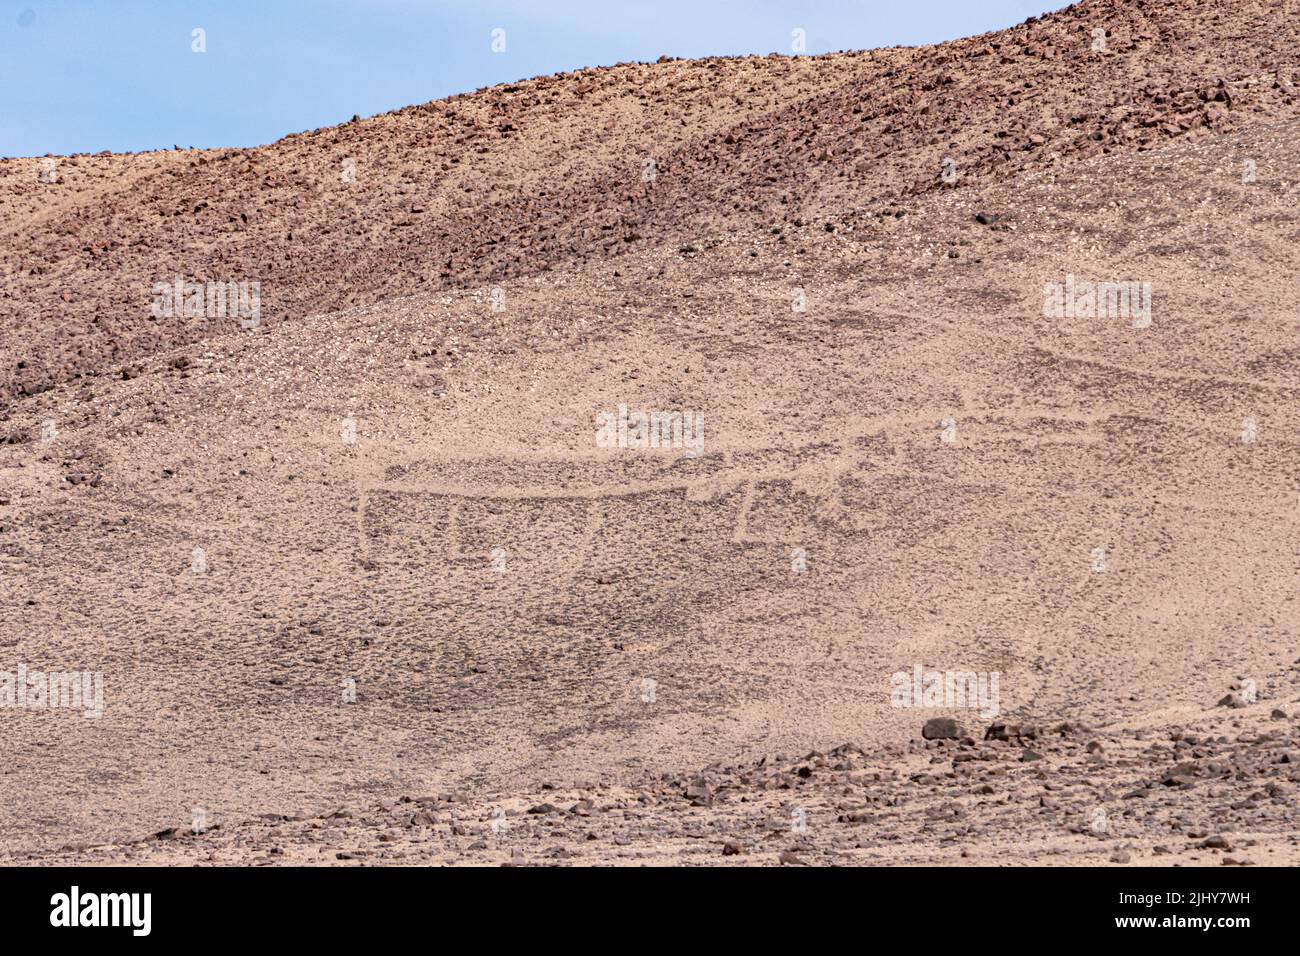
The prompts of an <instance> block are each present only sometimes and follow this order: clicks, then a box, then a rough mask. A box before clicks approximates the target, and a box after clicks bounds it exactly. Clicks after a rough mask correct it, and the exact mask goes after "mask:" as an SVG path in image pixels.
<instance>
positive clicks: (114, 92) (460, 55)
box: [0, 0, 1067, 156]
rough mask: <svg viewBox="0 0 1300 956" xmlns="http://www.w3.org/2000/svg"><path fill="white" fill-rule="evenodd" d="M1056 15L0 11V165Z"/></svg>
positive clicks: (401, 2) (934, 8)
mask: <svg viewBox="0 0 1300 956" xmlns="http://www.w3.org/2000/svg"><path fill="white" fill-rule="evenodd" d="M1064 6H1067V4H1065V3H1062V2H1054V0H978V2H974V3H972V2H971V0H912V2H910V3H907V4H892V3H891V4H880V3H869V2H851V0H812V2H803V3H779V2H773V0H751V2H740V0H735V2H715V3H708V2H705V3H700V2H698V0H695V2H689V0H660V2H657V3H633V2H626V3H599V2H595V0H552V2H523V0H477V2H468V0H311V2H308V0H186V2H184V3H180V2H176V0H130V2H129V3H128V2H125V0H123V2H109V0H0V115H3V117H4V122H3V123H0V156H40V155H45V154H47V153H53V154H68V153H76V152H83V153H84V152H98V151H100V150H105V149H107V150H111V151H113V152H134V151H142V150H152V149H170V148H172V147H173V146H174V145H180V146H194V147H200V148H215V147H229V146H258V145H263V144H266V143H270V142H274V141H275V140H277V139H279V138H281V137H282V136H285V135H287V134H290V133H296V132H301V131H302V130H306V129H315V128H318V127H322V126H332V125H335V124H338V123H342V122H345V121H347V120H348V119H350V118H351V117H352V115H353V114H360V115H361V116H370V115H374V114H377V113H385V112H388V111H391V110H394V109H400V108H402V107H404V106H410V105H412V104H417V103H425V102H429V101H430V100H436V99H442V98H444V97H447V96H451V95H455V94H457V93H466V92H472V91H474V90H476V89H481V88H483V87H487V86H493V85H496V84H498V83H506V82H512V81H516V80H521V79H527V78H530V77H534V76H542V75H547V74H551V73H558V72H564V71H569V70H575V69H579V68H582V67H591V66H609V65H612V64H614V63H620V62H628V61H634V60H639V61H653V60H656V59H658V58H659V57H660V56H661V55H663V56H672V57H682V58H699V57H706V56H741V55H766V54H768V53H786V54H790V53H794V52H799V51H797V50H796V49H795V45H796V35H795V33H794V31H796V30H802V31H804V36H805V37H806V40H805V44H804V50H803V51H802V52H806V53H808V54H812V55H815V54H818V53H828V52H833V51H837V50H856V49H871V48H875V47H889V46H915V45H920V44H926V43H937V42H941V41H944V40H951V39H956V38H958V37H963V36H971V35H975V34H979V33H985V32H988V31H991V30H998V29H1004V28H1006V27H1010V26H1014V25H1015V24H1017V23H1020V22H1022V21H1024V20H1025V19H1026V18H1027V17H1030V16H1037V15H1040V14H1042V13H1044V12H1046V11H1048V10H1052V9H1060V8H1062V7H1064ZM196 30H198V31H202V33H201V35H200V34H196V33H195V31H196ZM496 30H502V31H504V33H503V34H501V33H497V34H494V31H496ZM199 46H201V47H202V48H203V49H202V51H201V52H200V51H197V49H196V48H197V47H199ZM494 48H495V49H494Z"/></svg>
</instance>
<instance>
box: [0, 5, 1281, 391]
mask: <svg viewBox="0 0 1300 956" xmlns="http://www.w3.org/2000/svg"><path fill="white" fill-rule="evenodd" d="M1298 29H1300V27H1298V26H1297V22H1296V17H1294V16H1288V15H1287V14H1286V12H1285V5H1284V4H1281V3H1271V2H1264V0H1251V2H1248V3H1240V4H1226V3H1221V2H1213V0H1152V2H1132V0H1098V2H1090V3H1084V4H1078V5H1076V6H1074V7H1071V8H1069V9H1067V10H1065V11H1062V12H1060V13H1057V14H1052V15H1049V16H1045V17H1043V18H1041V19H1038V20H1036V21H1033V22H1028V23H1025V24H1021V25H1020V26H1017V27H1014V28H1012V29H1009V30H1005V31H1000V32H997V33H992V34H987V35H984V36H980V37H974V38H970V39H967V40H961V41H957V42H954V43H948V44H943V45H940V46H936V47H922V48H916V49H893V50H879V51H870V52H865V53H848V54H836V55H831V56H823V57H812V58H808V57H798V58H785V57H768V58H748V59H711V60H704V61H687V62H684V61H672V62H661V63H657V64H625V65H621V66H617V67H611V68H604V69H590V70H582V71H579V72H577V73H573V74H567V75H560V76H554V77H542V78H538V79H534V80H527V81H522V82H519V83H515V84H510V85H507V86H499V87H493V88H491V89H488V90H482V91H479V92H477V93H473V94H467V95H464V96H458V97H453V98H451V99H448V100H445V101H439V102H436V103H429V104H425V105H422V106H416V107H411V108H408V109H405V110H401V111H398V112H396V113H392V114H387V115H383V116H377V117H372V118H369V119H366V120H359V121H357V122H353V123H349V124H345V125H343V126H340V127H336V128H331V129H323V130H316V131H312V132H306V133H301V134H297V135H294V136H290V137H287V138H285V139H284V140H281V141H279V142H277V143H274V144H271V145H269V146H266V147H262V148H259V149H241V150H218V151H206V152H204V151H185V152H181V153H175V154H166V153H161V154H142V155H139V156H132V157H76V158H73V159H66V160H63V161H61V162H60V163H59V165H58V169H57V175H58V177H59V179H58V181H57V182H55V183H48V182H41V181H40V180H39V172H40V170H39V165H38V164H39V161H38V160H34V159H26V160H4V161H0V349H2V350H3V354H5V355H6V356H9V357H11V359H12V360H11V361H7V362H5V363H4V364H3V365H2V366H0V399H3V398H5V397H8V396H12V395H15V394H20V393H23V392H31V391H34V390H37V389H39V388H42V387H44V386H46V385H48V384H49V383H52V382H58V381H67V380H68V379H70V378H71V377H73V376H77V375H83V376H84V375H93V374H104V373H105V372H115V371H117V370H118V369H119V368H121V367H123V366H129V364H130V363H132V362H133V361H135V360H137V359H139V358H142V357H145V356H147V355H149V354H152V353H153V352H155V351H156V350H158V349H165V348H168V347H170V346H173V345H178V344H182V343H184V342H192V341H196V340H198V339H199V338H202V337H203V336H205V335H207V334H208V333H209V331H210V330H209V329H206V328H205V327H204V324H203V323H193V322H191V323H184V322H161V321H158V320H155V319H153V317H152V316H151V315H150V308H149V307H150V303H151V301H152V298H153V292H152V290H153V288H154V284H155V283H156V282H159V281H169V280H171V279H172V278H173V277H175V276H181V277H183V278H186V279H193V280H195V281H258V282H260V283H261V286H262V294H263V313H264V317H265V320H266V321H267V322H268V323H271V322H276V321H280V320H282V319H294V318H298V317H301V316H303V315H305V314H316V313H323V312H330V311H334V310H336V309H340V308H345V307H347V306H349V305H355V304H365V303H370V302H375V301H381V300H383V299H385V298H390V297H392V296H395V295H404V294H413V293H416V292H420V291H424V290H438V289H451V288H464V287H467V286H472V285H474V284H475V283H496V282H500V281H505V280H507V279H510V278H521V277H527V276H532V275H537V274H539V273H543V272H545V271H547V270H553V269H562V268H568V267H572V266H575V265H578V264H581V263H582V262H586V261H593V260H594V261H606V260H609V259H611V258H612V257H616V256H619V255H622V254H624V253H626V252H627V251H629V250H632V249H635V248H637V247H638V245H647V244H655V243H664V242H674V241H677V242H680V241H685V239H686V238H688V237H689V236H691V235H692V234H694V233H697V232H699V231H701V230H706V229H710V228H714V227H717V228H720V229H726V230H734V229H737V228H745V227H757V228H789V227H790V224H791V223H793V222H796V221H799V220H801V219H807V218H814V217H823V216H826V215H828V214H831V213H835V212H844V211H848V210H854V209H861V208H876V209H878V208H881V207H884V206H886V205H887V204H889V203H890V202H893V201H895V200H902V199H907V198H908V197H913V196H917V195H922V194H925V193H927V192H932V191H935V190H942V189H948V188H959V187H961V186H963V185H972V186H973V185H976V184H978V183H980V182H983V181H985V180H987V179H989V178H993V177H1005V176H1009V175H1014V174H1015V173H1016V172H1017V171H1019V170H1023V169H1029V168H1042V167H1045V166H1052V165H1055V164H1058V163H1061V162H1067V161H1069V160H1071V159H1073V158H1076V157H1081V156H1089V155H1099V154H1115V153H1125V152H1131V151H1134V150H1140V149H1145V148H1149V147H1151V146H1154V145H1157V144H1159V143H1161V142H1163V141H1165V140H1167V139H1171V138H1173V139H1182V138H1187V139H1195V138H1197V137H1200V136H1203V135H1207V134H1209V133H1212V132H1216V131H1223V130H1226V129H1231V128H1234V127H1236V126H1238V125H1240V124H1241V123H1243V122H1248V121H1254V120H1256V119H1259V118H1261V117H1263V116H1268V117H1272V118H1281V117H1285V116H1295V115H1296V106H1297V100H1296V96H1295V86H1294V84H1295V70H1296V64H1297V52H1298V49H1300V48H1298V46H1297V30H1298ZM1096 30H1104V31H1105V33H1106V36H1105V41H1104V49H1099V50H1094V49H1093V47H1094V46H1095V45H1096V44H1097V40H1096V38H1095V36H1094V31H1096ZM945 160H950V161H951V163H952V166H951V167H945V165H944V161H945ZM348 162H351V163H352V164H353V165H352V166H351V167H349V166H347V165H346V163H348ZM650 163H653V167H649V166H648V165H647V164H650ZM651 168H652V171H653V175H654V178H653V179H652V180H650V181H647V180H646V178H645V177H646V174H647V170H648V169H651ZM947 168H950V169H951V170H952V172H951V173H950V174H948V176H947V177H946V178H945V176H944V170H945V169H947ZM349 177H350V178H349ZM20 363H21V365H20Z"/></svg>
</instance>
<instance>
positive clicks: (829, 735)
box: [0, 2, 1300, 866]
mask: <svg viewBox="0 0 1300 956" xmlns="http://www.w3.org/2000/svg"><path fill="white" fill-rule="evenodd" d="M1099 21H1104V22H1105V23H1106V24H1107V25H1108V27H1109V28H1110V30H1109V40H1108V49H1107V50H1106V51H1093V50H1091V49H1090V46H1089V44H1090V43H1091V42H1092V34H1091V29H1090V28H1088V25H1089V24H1091V23H1093V22H1099ZM1298 27H1300V23H1298V22H1297V18H1296V17H1290V18H1287V17H1284V16H1282V15H1281V12H1280V7H1279V6H1278V5H1270V4H1268V3H1263V2H1247V3H1239V4H1219V3H1190V2H1188V3H1148V4H1137V3H1120V2H1114V3H1085V4H1083V5H1081V7H1080V8H1072V9H1071V10H1069V11H1065V12H1063V13H1062V14H1058V15H1053V16H1050V17H1048V18H1045V20H1043V21H1041V22H1038V23H1033V24H1028V25H1024V26H1021V27H1018V28H1015V29H1014V30H1012V31H1007V32H1005V33H1002V34H991V35H988V36H985V37H979V38H972V39H971V40H966V41H961V42H959V43H956V44H948V45H944V46H941V47H935V48H921V49H917V50H905V51H873V52H871V53H863V54H844V55H836V56H831V57H818V58H808V59H794V60H790V59H784V58H765V59H750V60H729V61H701V62H698V63H696V62H680V61H678V62H668V63H662V64H653V65H628V66H624V67H617V68H613V69H611V70H607V71H584V72H582V73H579V74H573V75H568V76H564V77H556V78H546V79H541V80H534V81H528V82H527V83H521V84H516V85H514V86H511V87H504V88H495V89H493V90H489V91H483V92H481V93H478V94H474V95H472V96H469V97H461V98H456V99H454V100H450V101H444V102H442V103H436V104H429V105H427V106H422V107H413V108H411V109H410V110H406V111H402V112H399V113H396V114H390V115H388V116H384V117H374V118H370V119H367V120H362V121H359V122H356V123H352V124H348V125H346V126H344V127H340V128H339V129H337V130H324V131H315V132H314V133H311V134H303V135H301V136H297V137H291V138H289V139H287V140H284V141H281V142H280V143H277V144H273V145H272V146H269V147H264V148H262V149H260V150H253V151H248V150H240V151H225V152H217V153H200V152H197V151H196V152H185V151H182V152H177V153H167V154H150V155H141V156H135V157H107V156H101V157H78V158H75V160H74V159H69V158H65V159H63V160H61V161H60V163H59V166H58V168H59V170H60V171H62V172H63V173H65V177H64V178H63V179H61V180H60V181H59V182H56V183H48V182H44V183H43V182H40V181H39V179H38V173H37V169H38V166H37V161H36V160H6V161H0V223H3V225H2V226H0V232H3V234H4V235H5V236H7V237H8V239H7V240H6V242H5V246H4V250H3V260H2V261H3V265H4V269H3V272H2V273H0V277H2V281H3V284H4V285H3V296H0V304H2V305H3V309H4V311H3V312H2V313H0V348H3V350H4V351H3V355H4V359H5V360H4V362H3V363H0V364H3V369H2V370H0V376H3V375H7V376H8V378H7V379H3V382H0V384H3V383H4V382H7V383H8V384H7V385H5V387H6V388H7V389H8V395H9V404H8V405H7V406H6V407H5V408H4V409H3V410H2V411H0V648H3V651H4V653H3V655H2V656H0V672H5V671H7V672H14V673H16V672H17V670H18V668H19V667H20V666H21V667H24V668H25V669H26V670H27V671H28V672H33V671H39V672H50V671H57V672H71V671H77V672H87V673H98V674H102V677H103V701H104V707H103V713H102V715H101V716H99V717H98V718H97V719H88V718H86V717H83V716H82V715H81V714H79V713H78V712H77V710H76V709H75V708H69V707H63V708H53V707H48V706H45V707H37V706H31V705H30V700H29V706H26V707H19V706H7V707H6V706H3V705H4V703H5V698H4V684H3V680H4V675H3V673H0V721H3V722H4V733H3V735H2V736H0V758H2V759H0V788H3V791H2V792H3V794H4V799H3V801H0V860H2V861H4V862H10V863H54V862H95V863H105V864H109V863H112V864H119V863H121V864H130V863H176V864H199V863H203V864H245V863H259V864H260V863H312V864H338V863H349V864H353V863H358V862H360V863H381V864H399V865H400V864H429V863H456V864H470V863H487V864H499V863H510V862H515V863H521V862H522V863H529V864H531V863H551V862H566V861H567V862H570V863H575V864H584V863H602V864H604V863H609V864H616V863H645V862H652V863H665V864H762V863H772V864H777V863H783V864H787V865H798V864H827V863H841V864H909V863H945V864H969V863H979V864H996V865H1015V864H1021V863H1035V864H1052V865H1094V864H1108V863H1114V864H1123V863H1151V864H1157V865H1160V864H1169V865H1184V866H1186V865H1216V866H1217V865H1223V864H1230V863H1240V864H1254V865H1290V864H1294V863H1295V862H1297V861H1296V855H1297V847H1298V846H1300V844H1298V843H1297V837H1296V833H1297V826H1296V823H1297V811H1296V809H1295V793H1296V783H1297V782H1300V770H1298V769H1297V764H1296V761H1298V760H1300V728H1298V727H1297V723H1296V719H1295V718H1296V715H1297V712H1298V708H1300V615H1298V614H1297V606H1296V598H1295V594H1294V590H1295V589H1294V582H1295V580H1296V572H1297V568H1298V565H1300V544H1297V542H1298V541H1300V534H1297V531H1298V530H1300V529H1298V528H1297V504H1298V503H1300V502H1298V500H1297V498H1298V493H1300V486H1298V482H1297V476H1298V474H1300V472H1298V470H1297V465H1296V462H1297V461H1298V460H1300V456H1298V455H1297V451H1298V449H1297V442H1296V439H1295V437H1294V429H1293V428H1292V419H1293V418H1294V409H1295V407H1296V400H1297V398H1300V385H1297V383H1296V377H1295V366H1296V361H1295V360H1296V357H1297V354H1298V352H1297V345H1296V341H1297V338H1296V335H1297V325H1296V314H1295V307H1294V304H1295V302H1296V301H1297V297H1298V296H1297V293H1300V279H1297V276H1298V275H1300V271H1298V270H1297V265H1298V264H1300V254H1298V253H1297V252H1296V249H1297V248H1298V247H1297V242H1296V240H1297V239H1298V238H1300V229H1298V228H1297V223H1298V221H1300V219H1298V214H1297V213H1296V204H1295V189H1296V183H1297V182H1298V181H1300V164H1298V163H1297V160H1296V159H1295V150H1294V145H1295V143H1296V142H1297V141H1298V140H1300V135H1298V132H1300V125H1298V124H1300V110H1298V109H1297V104H1296V99H1295V94H1294V87H1293V84H1294V82H1295V78H1296V72H1297V49H1298V48H1297V44H1296V32H1297V28H1298ZM1125 71H1128V72H1125ZM1139 72H1140V75H1139ZM751 87H752V89H751ZM864 91H869V92H870V95H869V96H866V95H864ZM722 100H725V103H723V102H720V101H722ZM724 106H725V108H723V107H724ZM458 124H461V125H458ZM465 124H468V126H469V127H471V128H472V132H467V131H466V129H462V126H463V125H465ZM504 127H510V128H509V129H506V128H504ZM1040 140H1041V142H1039V141H1040ZM348 151H352V152H355V153H356V155H358V156H360V157H361V158H362V160H363V161H362V162H361V163H360V168H361V170H362V172H361V173H359V178H358V180H357V181H355V182H340V181H339V178H338V168H339V163H340V158H341V157H342V156H345V155H347V153H348ZM647 154H654V155H658V156H660V157H662V158H663V159H662V161H661V162H657V163H656V165H655V175H654V178H652V179H650V180H646V179H644V174H643V171H644V169H645V167H644V165H643V163H642V158H643V157H644V156H646V155H647ZM877 154H879V155H877ZM944 159H953V165H952V167H949V166H946V165H945V164H944V162H943V160H944ZM443 166H445V167H447V168H446V169H445V170H444V169H441V167H443ZM412 168H415V169H419V168H425V169H426V170H428V171H430V172H432V173H433V175H432V176H430V177H425V178H421V176H419V175H407V174H408V172H409V171H410V170H411V169H412ZM950 168H952V169H955V171H956V177H955V178H953V177H951V176H949V175H947V174H946V173H945V170H947V169H950ZM443 173H445V175H442V174H443ZM619 177H622V178H621V179H620V178H619ZM6 190H7V192H6ZM46 196H50V197H51V198H50V199H49V200H48V201H46V199H45V197H46ZM55 196H57V198H54V197H55ZM182 199H183V201H184V203H183V207H182V205H179V204H178V201H179V200H182ZM200 203H202V204H204V205H202V206H200ZM254 207H255V208H254ZM241 208H242V210H243V212H242V213H241V212H240V210H241ZM417 208H418V211H417ZM250 210H252V212H251V213H250V214H249V215H248V216H247V221H245V220H244V219H243V218H241V216H242V215H243V213H249V211H250ZM344 211H346V214H344ZM494 217H495V218H494ZM606 226H609V228H605V227H606ZM588 233H590V235H589V234H588ZM628 237H634V238H631V239H629V238H628ZM172 275H183V276H186V277H192V278H193V277H197V278H201V279H208V278H211V279H214V280H215V279H230V280H242V279H247V278H260V281H261V283H262V288H263V290H264V298H263V310H264V316H263V321H262V322H261V323H260V324H259V325H258V326H257V327H256V328H241V327H240V325H239V323H238V321H232V320H214V321H204V320H200V319H189V320H186V319H184V318H166V317H163V318H158V317H155V316H151V315H150V310H149V301H150V298H151V292H152V284H153V282H155V281H159V280H161V279H164V278H166V277H170V276H172ZM1067 276H1068V277H1071V278H1069V279H1067ZM1067 282H1069V283H1071V284H1073V285H1075V286H1080V287H1081V284H1082V283H1086V282H1106V283H1130V282H1132V283H1136V284H1137V290H1139V291H1135V295H1136V299H1130V300H1129V306H1134V303H1135V302H1136V303H1138V305H1139V306H1140V304H1141V302H1143V301H1145V302H1146V304H1147V305H1149V307H1150V308H1149V310H1144V309H1142V308H1140V307H1134V308H1132V309H1130V312H1131V314H1130V312H1125V313H1123V314H1108V315H1101V316H1098V315H1090V314H1087V312H1086V310H1083V309H1082V308H1081V309H1076V310H1075V314H1072V315H1059V314H1050V315H1049V314H1045V313H1050V312H1051V310H1050V309H1045V302H1044V299H1045V298H1046V297H1047V296H1046V293H1045V287H1046V286H1050V285H1051V284H1053V283H1057V284H1061V285H1065V284H1066V283H1067ZM1148 284H1149V288H1150V289H1151V296H1150V298H1147V299H1143V298H1142V295H1141V292H1140V289H1141V288H1143V287H1145V286H1147V285H1148ZM53 317H57V318H58V321H57V323H55V322H52V321H51V319H52V318H53ZM620 406H626V407H627V408H628V409H629V410H631V412H633V413H635V412H636V411H638V410H656V411H675V412H683V413H691V414H692V415H694V414H697V413H698V414H699V415H702V416H703V420H704V426H703V436H704V437H703V443H702V445H700V446H693V445H691V444H690V443H689V442H687V441H682V442H679V443H673V442H670V443H669V444H670V445H674V447H662V448H642V447H634V445H635V442H632V443H629V445H630V446H629V447H618V446H617V442H615V447H605V445H607V444H608V443H605V442H602V441H601V440H599V436H598V429H599V425H600V423H601V421H602V420H603V419H602V418H601V416H602V415H609V416H613V417H617V415H618V412H619V409H620ZM634 433H635V426H634ZM5 436H7V438H8V443H7V444H6V443H3V439H4V437H5ZM918 669H919V670H920V671H921V673H922V674H923V675H924V674H925V673H928V672H938V673H940V674H948V673H954V672H955V673H963V674H965V673H969V674H971V675H975V676H976V677H977V679H978V681H979V682H982V683H980V684H979V686H980V687H981V688H983V689H984V691H985V692H986V694H985V699H983V700H982V701H978V702H977V701H971V700H964V701H962V700H956V699H954V698H952V697H948V698H941V699H939V700H937V701H935V700H925V699H920V700H912V699H910V698H909V699H905V700H900V698H899V688H900V686H905V687H907V688H912V687H913V686H914V685H913V683H912V681H911V680H910V677H911V675H913V674H915V672H916V671H917V670H918ZM898 674H903V675H906V678H907V679H904V680H903V681H902V682H901V684H900V681H899V679H897V678H896V677H895V675H898ZM995 679H996V692H995V693H994V690H993V687H994V685H993V684H992V681H993V680H995ZM909 693H910V691H909ZM972 703H974V704H976V705H975V706H971V704H972ZM904 704H905V705H908V706H903V705H904ZM83 709H84V707H83ZM942 718H951V719H952V720H954V721H955V722H956V724H957V725H958V726H956V727H951V726H940V725H939V724H930V726H929V731H928V732H929V734H930V735H931V736H934V735H935V734H936V733H937V734H939V735H940V736H941V737H943V738H944V739H933V740H926V739H924V738H923V735H922V730H923V726H925V725H926V724H927V722H928V721H932V720H935V719H940V724H942ZM991 727H1004V728H1006V729H1003V730H1000V731H999V730H994V731H993V732H992V733H991V734H988V739H986V732H987V731H988V730H989V728H991ZM999 738H1005V739H999ZM196 831H199V832H196Z"/></svg>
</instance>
